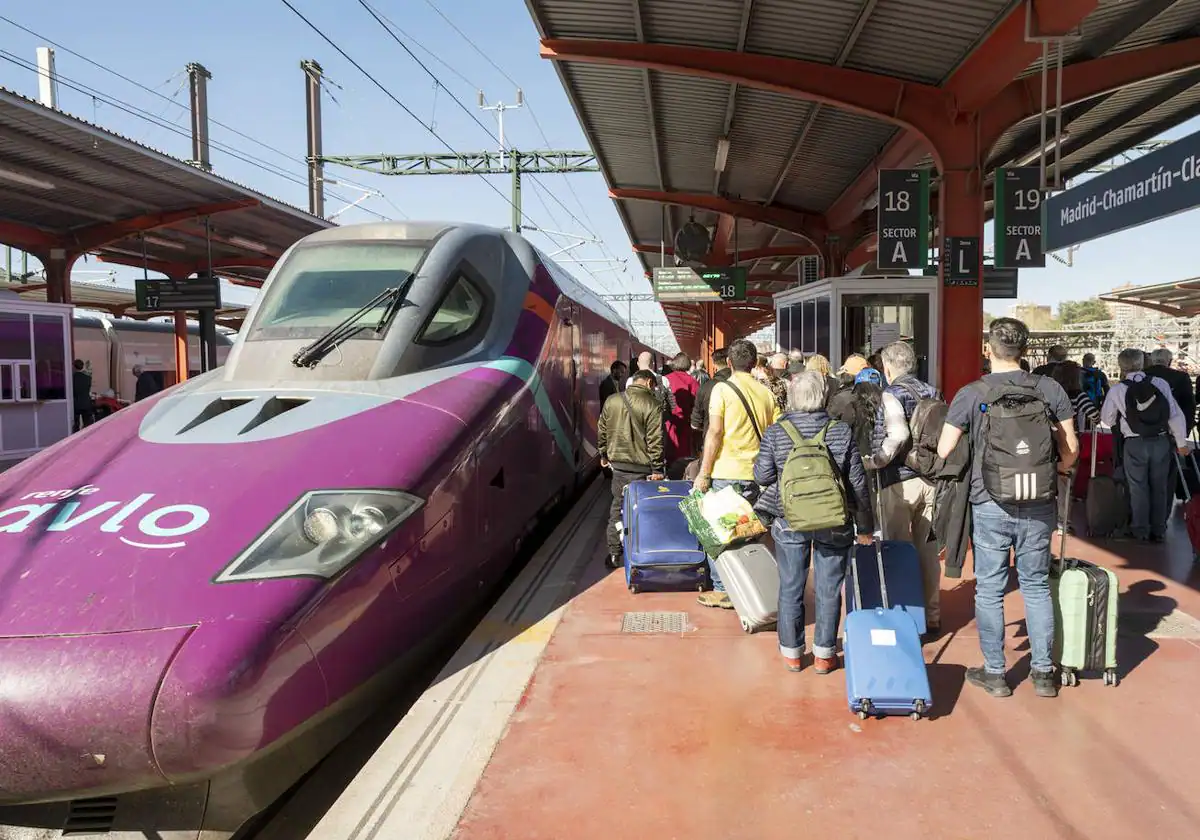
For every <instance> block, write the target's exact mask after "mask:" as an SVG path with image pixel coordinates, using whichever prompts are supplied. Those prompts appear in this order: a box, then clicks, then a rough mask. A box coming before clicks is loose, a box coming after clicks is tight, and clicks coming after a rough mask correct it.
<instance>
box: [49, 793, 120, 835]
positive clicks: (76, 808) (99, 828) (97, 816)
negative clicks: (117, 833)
mask: <svg viewBox="0 0 1200 840" xmlns="http://www.w3.org/2000/svg"><path fill="white" fill-rule="evenodd" d="M116 817H117V798H116V797H115V796H100V797H97V798H95V799H76V800H73V801H72V802H71V805H70V807H69V809H68V810H67V821H66V822H65V823H64V824H63V829H62V834H63V837H70V836H72V835H78V834H105V833H107V832H109V831H111V830H112V826H113V821H114V820H115V819H116Z"/></svg>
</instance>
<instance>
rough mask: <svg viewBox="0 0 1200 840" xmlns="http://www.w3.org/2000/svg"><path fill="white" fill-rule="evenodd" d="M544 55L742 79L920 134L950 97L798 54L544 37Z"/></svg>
mask: <svg viewBox="0 0 1200 840" xmlns="http://www.w3.org/2000/svg"><path fill="white" fill-rule="evenodd" d="M541 56H542V58H547V59H551V60H554V61H578V62H581V63H590V64H603V65H611V66H616V67H641V68H644V69H649V70H659V71H662V72H664V73H678V74H681V75H685V76H696V77H700V78H706V79H715V80H717V81H723V82H730V83H737V84H743V85H746V86H749V87H754V88H758V89H760V90H769V91H774V92H775V93H782V94H784V95H785V96H792V97H795V98H797V99H811V100H814V101H817V102H823V103H825V104H827V105H832V106H834V107H835V108H841V109H843V110H847V111H853V112H855V113H859V114H864V115H866V116H868V117H872V118H874V119H878V120H883V121H884V122H890V123H894V124H896V125H899V126H903V127H904V128H909V129H912V130H914V131H917V132H918V133H922V130H921V128H920V127H919V126H927V125H929V124H930V123H931V122H934V121H935V120H937V118H938V117H940V116H943V115H944V114H945V113H946V104H947V100H946V96H945V94H944V93H943V92H942V91H941V90H939V89H938V88H936V87H933V86H932V85H925V84H920V83H918V82H906V81H903V80H902V79H897V78H894V77H891V76H882V75H879V74H877V73H867V72H863V71H861V70H847V69H846V68H844V67H832V66H830V65H828V64H820V63H818V62H815V61H801V60H799V59H794V58H781V57H778V56H769V55H761V54H757V53H735V52H732V51H730V50H712V49H704V48H700V47H688V46H676V45H672V44H639V43H631V42H628V41H600V40H587V39H567V38H560V39H547V40H544V41H542V48H541Z"/></svg>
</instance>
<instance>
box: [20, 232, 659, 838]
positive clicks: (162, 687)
mask: <svg viewBox="0 0 1200 840" xmlns="http://www.w3.org/2000/svg"><path fill="white" fill-rule="evenodd" d="M641 349H644V348H643V347H642V346H641V345H640V344H638V343H637V342H636V341H631V337H630V334H629V330H628V326H627V325H626V324H625V323H624V322H623V321H622V319H621V318H620V317H619V316H618V315H617V314H616V313H615V312H614V311H613V310H612V309H611V308H610V307H609V306H607V305H606V304H605V303H604V302H603V301H601V300H600V299H598V298H597V297H596V296H595V295H593V294H591V293H589V292H588V291H587V290H586V289H585V288H584V287H582V286H581V285H580V284H578V283H577V282H576V281H574V280H573V279H572V278H571V277H570V276H569V275H568V274H566V273H565V272H564V271H563V270H562V269H560V268H559V267H557V266H556V265H554V263H552V262H551V261H550V260H549V259H548V258H547V257H546V256H544V255H543V254H541V253H540V252H539V251H538V250H537V249H535V248H534V247H533V246H532V245H531V244H530V243H528V242H527V241H526V240H525V239H523V238H522V237H520V236H519V235H517V234H513V233H508V232H504V231H498V230H495V229H492V228H485V227H479V226H472V225H460V224H449V223H446V224H442V223H417V222H405V223H381V224H370V225H358V226H351V227H341V228H336V229H333V230H327V231H322V232H319V233H315V234H313V235H311V236H309V237H307V238H305V239H303V240H301V241H300V242H298V243H296V244H295V245H294V246H292V248H290V249H289V250H288V251H287V253H286V254H284V256H283V257H282V258H281V259H280V261H279V263H278V265H277V266H276V267H275V269H274V270H273V271H272V272H271V276H270V278H269V279H268V281H267V283H266V285H265V286H264V289H263V293H262V294H261V296H260V298H259V300H258V302H257V303H256V304H255V305H254V307H253V308H252V309H251V310H250V313H249V316H248V317H247V319H246V322H245V326H244V328H243V329H242V332H241V334H240V335H239V336H238V339H237V341H236V343H235V345H234V347H233V348H232V350H231V351H230V354H229V357H228V361H227V362H226V364H225V366H224V367H222V368H220V369H218V370H215V371H213V372H211V373H208V374H205V375H203V376H200V377H198V378H195V379H192V380H190V381H188V382H186V383H184V384H182V385H180V386H177V387H175V388H172V389H169V390H167V391H165V392H163V393H161V394H159V395H156V396H155V397H153V398H151V399H148V400H145V401H143V402H139V403H136V404H134V405H132V406H131V407H129V408H127V409H125V410H123V411H121V412H119V413H117V414H115V415H114V416H112V417H110V418H108V419H106V420H104V421H102V422H100V423H98V424H96V425H94V426H91V427H89V428H87V429H85V430H84V431H82V432H80V433H79V434H76V435H73V436H71V437H70V438H68V439H67V440H65V441H63V442H61V443H59V444H57V445H56V446H54V447H52V448H50V449H48V450H46V451H44V452H42V453H40V454H39V455H37V456H35V457H33V458H31V459H29V460H28V461H25V462H24V463H22V464H20V465H19V466H17V467H15V468H14V469H12V470H10V471H8V472H6V473H4V474H3V475H0V714H2V715H3V722H2V724H0V804H15V803H35V802H67V801H71V800H82V799H92V798H97V797H118V799H119V798H120V797H121V796H123V795H126V794H129V793H130V792H135V791H143V792H144V791H152V792H153V791H162V792H164V793H167V792H169V795H170V796H171V797H175V798H179V797H181V796H183V795H184V793H185V792H188V791H190V792H191V793H192V794H194V795H196V796H198V797H200V800H201V801H202V802H203V805H202V806H201V807H202V811H203V813H204V827H205V828H213V829H219V830H231V829H232V828H236V826H237V825H239V824H240V823H241V822H243V821H244V820H245V819H247V818H248V817H250V816H252V815H253V814H255V813H257V812H258V811H259V810H261V809H262V808H264V807H265V806H267V805H269V804H270V803H271V801H273V800H274V798H275V797H276V796H277V795H278V794H279V793H281V792H282V791H283V790H285V789H286V788H287V787H289V786H290V785H291V784H292V783H293V782H294V781H295V780H296V779H297V778H298V777H299V776H300V775H301V774H302V773H303V772H305V771H306V770H307V769H308V768H310V767H311V766H313V765H314V764H315V762H316V761H318V760H319V759H320V758H321V757H322V756H323V755H324V754H325V753H326V752H327V751H328V750H329V749H330V748H331V747H332V746H333V745H334V744H335V743H336V742H337V741H338V740H340V739H341V738H342V737H344V735H345V734H346V732H347V731H348V729H349V728H350V727H352V726H354V725H356V724H357V723H358V722H359V721H360V720H361V719H362V717H363V716H364V715H365V714H366V713H368V712H369V711H371V709H372V707H373V704H375V703H377V701H378V698H379V696H380V693H381V692H387V691H391V690H394V688H395V685H396V682H395V680H394V679H389V677H397V676H398V675H402V674H403V673H405V671H406V670H407V668H406V666H407V665H408V664H410V663H411V662H412V661H413V660H414V658H419V653H420V652H421V651H422V650H423V649H426V648H427V646H428V643H429V640H431V639H433V638H435V637H436V636H437V635H438V631H439V630H440V629H441V628H444V627H445V626H447V624H449V623H451V622H453V620H454V619H455V617H456V616H461V615H462V614H463V613H464V612H465V611H466V610H468V609H469V608H470V607H472V606H473V605H474V604H476V603H477V602H478V600H479V599H480V598H481V597H482V594H483V593H484V592H485V591H486V590H487V589H488V588H489V586H490V584H493V583H494V582H495V581H497V580H498V579H499V578H500V576H501V575H502V573H503V572H504V570H505V568H506V566H507V565H508V564H509V563H510V561H511V560H512V558H513V555H514V553H515V551H516V548H517V545H518V543H519V541H520V540H521V539H522V537H523V536H524V535H526V534H527V533H528V531H529V530H530V527H531V523H533V522H534V521H536V519H537V518H538V517H539V516H540V515H541V514H542V513H543V512H545V511H546V510H547V509H549V508H550V507H551V506H552V505H553V503H554V502H556V501H558V500H560V499H562V498H563V497H564V496H565V495H566V494H569V493H570V491H571V490H572V488H573V487H574V486H575V485H576V484H577V483H578V482H579V481H580V480H581V479H583V478H585V477H587V476H589V475H590V474H591V473H592V471H593V470H594V469H595V468H596V447H595V443H596V441H595V434H596V418H597V415H598V411H599V407H600V406H599V393H598V387H599V384H600V382H601V380H602V379H603V378H604V377H605V376H607V375H608V367H609V365H610V363H611V362H612V361H613V360H615V359H617V358H623V359H627V358H629V357H630V356H631V355H632V354H635V353H636V352H637V351H639V350H641ZM140 795H142V796H144V795H145V794H140Z"/></svg>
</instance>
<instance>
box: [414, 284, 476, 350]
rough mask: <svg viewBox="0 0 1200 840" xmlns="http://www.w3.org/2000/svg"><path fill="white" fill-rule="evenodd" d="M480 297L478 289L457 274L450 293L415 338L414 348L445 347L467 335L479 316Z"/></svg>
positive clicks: (444, 297)
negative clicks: (423, 345)
mask: <svg viewBox="0 0 1200 840" xmlns="http://www.w3.org/2000/svg"><path fill="white" fill-rule="evenodd" d="M483 304H484V297H483V293H482V292H481V291H480V290H479V288H478V287H477V286H476V285H475V284H474V283H472V282H471V281H470V280H468V279H467V277H466V275H464V274H461V273H460V274H459V275H458V277H457V278H456V279H455V281H454V284H453V285H452V286H451V287H450V290H449V291H447V292H446V294H445V296H443V297H442V300H441V303H439V304H438V308H437V310H436V311H435V312H434V313H433V315H432V317H430V319H429V320H428V321H426V322H425V326H424V327H422V328H421V333H420V335H418V336H417V342H416V343H417V344H425V345H434V346H436V345H441V344H449V343H450V342H452V341H454V340H455V339H456V338H458V337H460V336H462V335H465V334H466V333H468V332H470V331H471V329H472V328H473V327H474V326H475V325H476V324H477V323H478V322H479V316H480V315H481V314H482V313H483Z"/></svg>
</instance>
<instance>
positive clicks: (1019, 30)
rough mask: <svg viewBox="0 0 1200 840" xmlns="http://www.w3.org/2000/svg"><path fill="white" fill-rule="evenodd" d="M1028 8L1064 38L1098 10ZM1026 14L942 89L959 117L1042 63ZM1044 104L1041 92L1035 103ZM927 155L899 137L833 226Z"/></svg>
mask: <svg viewBox="0 0 1200 840" xmlns="http://www.w3.org/2000/svg"><path fill="white" fill-rule="evenodd" d="M1029 2H1033V4H1034V5H1033V14H1032V17H1033V19H1034V27H1035V29H1034V31H1035V34H1039V35H1053V34H1063V35H1065V34H1067V33H1068V32H1070V31H1071V30H1072V29H1074V28H1075V27H1077V26H1078V25H1079V24H1081V23H1082V22H1083V21H1084V20H1085V19H1086V18H1087V17H1088V15H1090V14H1091V13H1092V12H1093V11H1094V10H1095V8H1096V6H1097V0H1040V2H1038V0H1029ZM1026 9H1027V6H1026V4H1025V3H1021V4H1019V5H1017V6H1016V7H1015V8H1014V9H1013V10H1012V11H1010V12H1009V13H1008V15H1007V16H1006V17H1005V18H1004V19H1003V20H1002V21H1000V23H999V25H997V26H996V28H995V29H994V30H992V32H991V34H990V35H988V36H987V37H986V38H985V39H984V40H983V42H982V43H980V44H979V45H978V46H977V47H976V48H975V49H974V50H973V51H972V52H971V54H970V55H969V56H967V58H966V59H965V60H964V61H963V62H962V63H961V64H960V65H959V66H958V68H957V69H956V70H955V71H954V73H952V74H951V75H950V78H949V79H947V80H946V83H945V84H944V85H943V87H942V88H941V89H942V90H944V91H945V92H946V93H947V94H949V95H950V96H951V97H952V98H953V100H954V108H955V110H956V111H958V112H960V113H970V112H971V111H975V110H978V109H979V108H981V107H982V106H983V105H985V104H986V103H987V102H989V101H990V100H991V99H992V98H994V97H995V96H997V95H998V94H999V93H1000V92H1001V91H1002V90H1004V88H1005V87H1006V86H1007V85H1008V84H1009V83H1010V82H1012V80H1013V79H1014V78H1015V77H1016V76H1017V74H1019V73H1021V72H1022V71H1024V70H1025V68H1027V67H1028V66H1029V65H1030V64H1032V63H1033V62H1035V61H1037V60H1038V59H1039V58H1040V57H1041V54H1042V47H1041V44H1040V43H1037V42H1036V41H1028V40H1026V38H1025V26H1026ZM1040 101H1041V99H1040V91H1039V95H1038V96H1037V97H1035V98H1034V99H1032V100H1030V102H1031V103H1032V102H1040ZM991 145H992V144H988V145H987V149H990V148H991ZM928 153H929V146H928V143H927V142H925V141H924V139H923V138H922V137H920V136H919V135H917V134H915V133H914V132H912V131H904V132H898V133H897V134H896V135H895V136H894V137H893V138H892V139H891V140H890V141H889V142H888V144H887V145H886V146H884V148H883V149H882V150H881V151H880V153H879V154H878V155H877V156H876V157H875V159H874V160H873V161H871V163H870V165H868V166H867V167H866V168H865V169H864V170H863V171H862V172H861V173H859V175H858V177H857V178H855V179H854V181H853V182H852V183H851V184H850V186H848V187H847V188H846V189H845V190H844V191H843V192H842V194H841V196H839V197H838V198H837V199H836V200H835V201H834V202H833V204H832V205H831V206H830V208H829V210H827V211H826V215H827V216H828V218H829V222H830V224H831V225H832V226H833V227H839V226H841V225H843V224H846V223H848V222H850V221H851V220H852V219H854V218H855V217H856V216H858V214H859V213H860V212H862V209H863V204H864V203H865V202H866V200H867V199H868V198H869V197H870V196H872V195H874V194H875V191H876V189H878V179H879V170H880V169H901V168H904V167H908V166H913V165H914V164H916V163H918V162H919V161H920V160H921V159H922V158H923V157H925V155H927V154H928ZM985 153H986V152H985Z"/></svg>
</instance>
